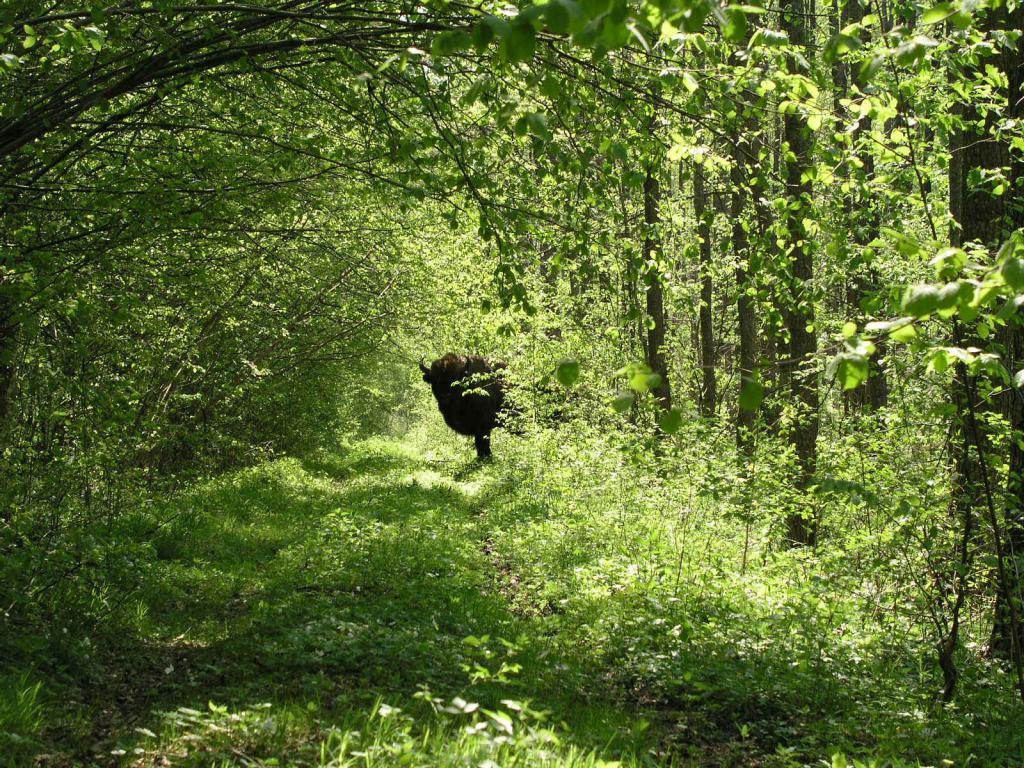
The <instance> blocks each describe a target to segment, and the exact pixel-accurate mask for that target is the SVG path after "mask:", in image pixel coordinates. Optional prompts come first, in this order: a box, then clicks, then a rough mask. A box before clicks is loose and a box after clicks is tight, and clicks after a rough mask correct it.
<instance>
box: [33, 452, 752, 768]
mask: <svg viewBox="0 0 1024 768" xmlns="http://www.w3.org/2000/svg"><path fill="white" fill-rule="evenodd" d="M490 471H491V468H490V467H489V466H488V465H478V464H476V463H470V462H469V461H468V460H467V461H464V462H461V463H455V462H450V461H441V460H437V461H428V460H426V459H425V458H424V457H423V456H422V455H420V454H418V453H416V452H414V451H412V450H411V449H409V448H407V447H404V446H403V445H402V444H400V443H397V442H386V441H382V440H375V441H372V442H370V443H365V444H362V445H360V446H357V447H356V448H355V449H353V450H352V451H351V452H348V453H346V454H345V455H344V456H326V457H322V458H320V459H317V460H306V461H299V460H296V459H283V460H279V461H276V462H271V463H268V464H264V465H261V466H259V467H255V468H253V469H250V470H244V471H242V472H240V473H236V474H233V475H230V476H228V477H227V478H222V479H220V480H218V481H213V482H211V483H208V484H206V485H204V486H202V487H201V488H200V489H198V490H194V491H191V492H189V493H188V494H184V495H182V496H181V497H180V498H177V499H176V500H175V501H174V503H173V504H172V505H171V506H169V507H167V508H166V509H165V510H164V511H163V513H162V514H163V515H164V517H165V518H166V524H165V525H164V526H163V527H162V529H161V530H160V532H159V533H158V535H157V538H156V540H155V547H156V556H157V559H156V567H155V568H150V569H149V570H148V576H147V579H146V581H145V583H143V584H141V585H140V588H139V593H138V595H137V598H138V606H137V613H138V621H137V627H138V631H137V632H135V633H133V634H134V635H135V637H134V638H132V637H129V636H125V637H121V638H113V639H111V638H106V639H100V640H99V641H98V642H97V649H98V650H97V658H96V662H97V664H96V666H97V669H98V670H99V672H98V673H96V674H93V675H92V678H91V679H90V680H89V681H87V682H86V683H85V684H83V685H80V686H76V687H74V688H72V689H71V690H72V692H71V693H67V692H65V693H62V694H61V695H62V700H61V701H60V702H54V701H50V702H48V703H47V704H46V707H47V710H48V711H50V712H51V713H53V712H54V711H55V710H57V709H59V710H60V711H62V715H61V716H60V717H59V718H57V719H50V718H47V719H48V721H49V722H50V725H49V732H48V733H47V734H46V742H47V743H48V745H49V750H48V751H47V752H46V753H45V754H43V755H40V756H37V757H36V758H35V764H37V765H47V766H69V765H133V766H136V765H137V766H168V765H174V766H199V765H203V766H206V765H246V766H263V765H268V766H269V765H279V766H284V765H338V766H342V765H366V766H370V765H381V766H386V765H424V766H426V765H474V766H477V765H478V766H494V765H501V766H507V765H524V766H526V765H530V766H533V765H581V766H586V765H605V764H608V765H619V764H622V765H633V764H638V765H641V764H642V765H651V764H662V763H668V762H671V763H673V764H684V765H689V764H693V765H697V764H699V765H713V764H719V765H757V764H761V763H762V757H763V756H762V755H760V754H759V749H758V746H757V744H756V742H754V741H750V740H745V739H744V735H743V734H742V733H741V730H739V729H738V728H737V726H736V723H735V721H734V719H733V718H731V717H730V716H728V715H727V714H726V715H724V716H723V717H722V718H716V717H714V716H712V717H710V718H709V716H708V713H707V712H704V713H702V714H701V715H700V722H699V723H694V722H690V723H689V727H688V723H687V720H688V716H687V715H686V713H681V712H674V713H672V715H671V717H669V716H667V714H666V713H665V712H662V711H659V709H658V707H657V706H654V705H653V703H651V702H646V703H645V701H644V697H643V694H642V693H637V692H635V691H634V692H628V691H624V690H623V689H622V687H621V686H619V685H616V684H614V683H613V682H612V681H613V679H614V678H615V674H614V670H612V669H608V668H607V667H605V666H603V665H602V664H601V663H600V662H599V661H595V658H594V657H593V656H592V655H591V654H590V652H589V651H588V648H587V647H586V646H585V644H582V643H580V642H577V639H576V638H574V637H573V636H572V635H571V634H570V635H568V636H567V635H566V634H565V633H563V632H559V631H558V630H557V629H556V628H555V627H556V624H553V623H552V621H551V620H550V619H551V618H552V617H551V615H550V613H551V611H550V609H549V608H547V607H545V605H544V603H543V601H542V600H539V599H536V600H535V599H534V598H535V596H534V595H531V594H530V593H529V592H528V591H527V590H526V588H525V586H524V583H523V582H522V580H521V579H520V578H519V576H518V574H517V573H516V572H515V570H514V568H512V567H511V566H510V565H509V564H508V563H506V562H504V561H503V560H502V559H501V557H500V556H499V555H498V554H497V553H496V551H495V549H494V547H493V546H492V543H491V540H490V538H489V532H490V530H491V526H492V524H493V522H494V521H493V520H492V516H493V514H495V511H494V508H493V507H491V506H488V504H487V503H485V502H484V501H482V500H481V499H482V497H483V493H482V489H483V488H484V487H485V486H486V484H487V482H488V475H489V472H490ZM109 649H116V650H109ZM687 755H688V757H687ZM488 761H493V762H488Z"/></svg>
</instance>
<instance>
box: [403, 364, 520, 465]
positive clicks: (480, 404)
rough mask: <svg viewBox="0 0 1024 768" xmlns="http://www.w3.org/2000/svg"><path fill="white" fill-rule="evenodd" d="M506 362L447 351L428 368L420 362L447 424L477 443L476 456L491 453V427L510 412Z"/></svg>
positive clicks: (425, 379) (424, 378)
mask: <svg viewBox="0 0 1024 768" xmlns="http://www.w3.org/2000/svg"><path fill="white" fill-rule="evenodd" d="M504 368H505V364H504V363H493V364H492V363H490V362H489V361H488V360H487V359H486V358H483V357H480V356H479V355H455V354H447V355H445V356H444V357H441V358H438V359H437V360H435V361H434V362H433V363H431V364H430V367H429V368H428V367H427V366H426V365H424V364H423V362H422V361H420V370H421V371H423V380H424V381H425V382H427V383H428V384H430V388H431V389H432V390H433V392H434V399H436V400H437V407H438V409H439V410H440V411H441V416H443V417H444V423H445V424H447V425H448V426H449V427H451V428H452V429H454V430H455V431H456V432H458V433H459V434H460V435H468V436H470V437H472V438H473V441H474V442H475V443H476V455H477V457H478V458H481V459H486V458H489V457H490V455H491V430H493V429H494V428H495V427H497V426H500V425H501V417H502V416H503V415H505V413H506V411H507V402H506V397H505V390H506V387H507V385H506V382H505V380H504V378H502V375H501V371H502V369H504Z"/></svg>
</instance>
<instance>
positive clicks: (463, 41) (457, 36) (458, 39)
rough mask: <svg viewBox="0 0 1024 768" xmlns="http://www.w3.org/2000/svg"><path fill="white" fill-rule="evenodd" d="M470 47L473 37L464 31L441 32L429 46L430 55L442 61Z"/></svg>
mask: <svg viewBox="0 0 1024 768" xmlns="http://www.w3.org/2000/svg"><path fill="white" fill-rule="evenodd" d="M471 45H473V37H472V35H470V34H469V32H466V31H465V30H461V29H459V30H454V31H452V32H442V33H441V34H439V35H438V36H437V37H435V38H434V41H433V42H432V43H431V44H430V53H431V55H432V56H434V57H435V58H438V59H443V58H444V57H445V56H451V55H452V54H453V53H457V52H458V51H464V50H466V49H467V48H469V47H470V46H471Z"/></svg>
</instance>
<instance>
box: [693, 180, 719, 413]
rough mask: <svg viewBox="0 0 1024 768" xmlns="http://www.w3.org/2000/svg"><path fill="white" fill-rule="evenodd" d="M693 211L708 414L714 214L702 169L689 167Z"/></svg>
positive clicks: (712, 386)
mask: <svg viewBox="0 0 1024 768" xmlns="http://www.w3.org/2000/svg"><path fill="white" fill-rule="evenodd" d="M693 212H694V215H695V216H696V218H697V235H698V237H700V313H699V325H700V367H701V391H700V407H701V413H703V414H704V416H705V417H707V418H712V417H713V416H714V415H715V412H716V410H717V409H718V385H717V382H716V380H715V329H714V325H713V324H712V319H713V318H712V314H711V313H712V309H713V305H712V301H713V298H714V283H713V278H712V275H711V223H712V221H713V218H714V214H713V213H712V212H711V211H709V210H708V204H707V191H706V190H705V188H704V169H703V168H701V167H700V166H699V165H696V166H694V169H693Z"/></svg>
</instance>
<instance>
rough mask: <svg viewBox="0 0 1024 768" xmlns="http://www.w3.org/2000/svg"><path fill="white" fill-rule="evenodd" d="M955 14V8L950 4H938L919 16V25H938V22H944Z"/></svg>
mask: <svg viewBox="0 0 1024 768" xmlns="http://www.w3.org/2000/svg"><path fill="white" fill-rule="evenodd" d="M956 12H957V8H956V6H955V5H953V4H952V3H939V4H938V5H936V6H934V7H932V8H929V9H928V10H927V11H925V12H924V13H923V14H921V23H922V24H923V25H925V26H927V25H929V24H938V23H939V22H940V21H945V20H946V19H948V18H949V17H950V16H952V15H953V14H954V13H956Z"/></svg>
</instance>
